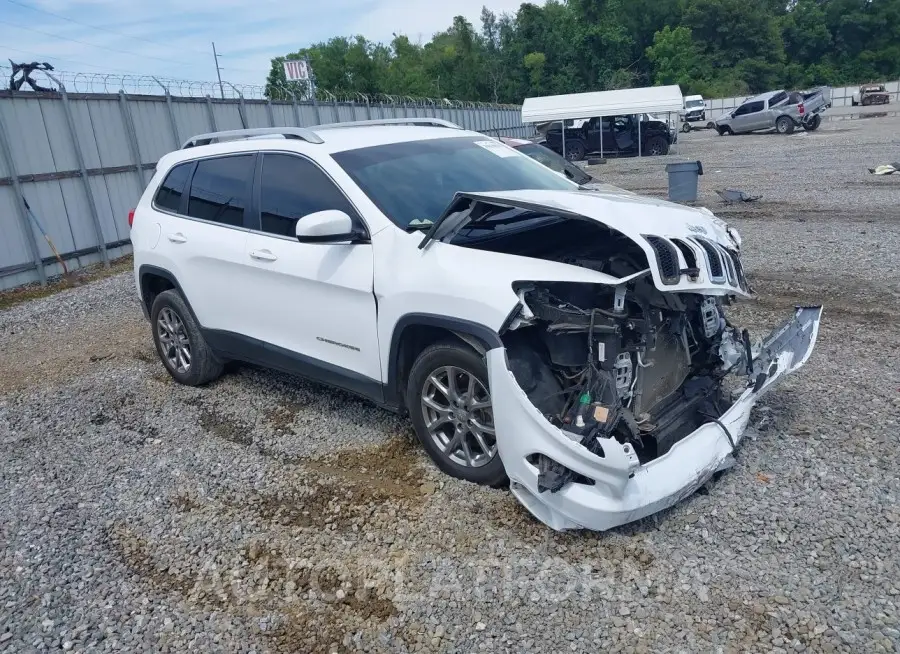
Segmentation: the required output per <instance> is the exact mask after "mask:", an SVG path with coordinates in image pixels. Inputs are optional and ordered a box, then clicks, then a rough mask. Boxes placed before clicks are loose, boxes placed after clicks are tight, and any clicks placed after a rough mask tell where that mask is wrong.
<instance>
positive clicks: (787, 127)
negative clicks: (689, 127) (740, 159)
mask: <svg viewBox="0 0 900 654" xmlns="http://www.w3.org/2000/svg"><path fill="white" fill-rule="evenodd" d="M825 108H826V101H825V96H824V95H823V94H822V91H821V90H818V89H817V90H815V91H811V92H809V93H801V92H797V91H790V92H789V91H784V90H781V91H769V92H768V93H763V94H762V95H758V96H756V97H754V98H750V99H748V100H746V101H744V103H743V104H742V105H741V106H739V107H738V108H737V109H734V110H733V111H730V112H729V113H727V114H725V115H723V116H720V117H719V118H717V119H716V121H715V126H716V130H717V131H718V132H719V134H720V135H723V136H724V135H726V134H745V133H747V132H758V131H763V130H770V129H774V130H775V131H776V132H778V133H779V134H790V133H792V132H793V131H794V130H795V129H796V128H797V127H802V128H803V129H805V130H807V131H810V132H812V131H815V130H816V129H818V128H819V125H821V124H822V115H821V114H822V112H824V111H825Z"/></svg>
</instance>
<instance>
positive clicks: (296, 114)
mask: <svg viewBox="0 0 900 654" xmlns="http://www.w3.org/2000/svg"><path fill="white" fill-rule="evenodd" d="M291 107H292V108H293V110H294V122H295V123H296V126H297V127H303V125H302V124H301V123H300V108H299V107H297V96H296V95H294V94H291Z"/></svg>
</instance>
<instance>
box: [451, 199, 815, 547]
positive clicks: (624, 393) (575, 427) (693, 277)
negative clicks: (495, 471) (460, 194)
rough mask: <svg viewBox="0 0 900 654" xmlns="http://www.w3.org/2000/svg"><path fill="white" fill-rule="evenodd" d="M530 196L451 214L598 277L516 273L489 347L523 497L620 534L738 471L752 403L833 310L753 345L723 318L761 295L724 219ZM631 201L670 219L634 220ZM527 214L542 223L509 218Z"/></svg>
mask: <svg viewBox="0 0 900 654" xmlns="http://www.w3.org/2000/svg"><path fill="white" fill-rule="evenodd" d="M529 193H530V192H521V193H519V194H517V195H516V196H515V197H504V198H497V197H495V196H490V195H488V194H484V195H482V196H470V197H469V198H468V200H469V201H470V202H469V203H468V204H461V205H460V206H458V207H457V210H458V212H459V214H458V215H459V216H463V217H465V214H466V212H468V216H470V217H469V218H468V220H469V222H465V220H463V219H461V218H454V220H456V222H457V224H458V225H469V227H468V231H469V234H470V235H467V234H466V232H464V231H461V230H460V228H459V227H456V228H454V229H452V230H451V229H450V228H449V227H448V228H446V229H447V232H446V234H445V238H446V239H448V240H450V242H453V243H454V244H457V245H461V246H463V247H469V248H476V249H488V250H491V251H493V252H503V253H507V254H515V255H519V256H527V257H531V258H532V259H542V260H545V261H555V262H559V263H561V264H565V265H567V266H577V267H580V268H587V269H590V270H593V271H596V272H597V273H601V274H602V275H603V278H604V281H599V280H598V281H597V282H585V281H577V282H576V281H558V280H554V281H540V280H536V281H518V282H515V283H514V284H513V290H514V292H515V293H516V295H517V297H518V304H517V306H516V308H515V309H514V311H513V312H512V314H511V315H510V316H509V318H508V320H507V322H506V324H505V325H504V327H503V328H502V329H501V334H500V337H501V340H502V342H503V345H504V347H502V348H501V347H498V348H495V349H492V350H490V351H488V352H487V355H486V356H487V362H488V372H489V377H490V380H489V381H490V389H491V396H492V404H493V412H494V423H495V427H496V435H497V446H498V450H499V453H500V456H501V457H502V460H503V463H504V466H505V468H506V472H507V474H508V475H509V478H510V486H511V490H512V492H513V494H514V495H515V496H516V497H517V498H518V499H519V500H520V501H521V502H522V503H523V504H524V505H525V506H526V507H527V508H528V509H529V510H530V511H531V512H532V513H533V514H534V515H535V516H536V517H537V518H538V519H539V520H541V521H542V522H544V523H545V524H547V525H548V526H550V527H552V528H554V529H559V530H562V529H578V528H588V529H594V530H604V529H609V528H611V527H614V526H617V525H621V524H624V523H627V522H630V521H633V520H636V519H639V518H642V517H644V516H647V515H650V514H652V513H655V512H657V511H659V510H661V509H664V508H666V507H669V506H672V505H674V504H676V503H677V502H678V501H680V500H681V499H683V498H685V497H687V496H689V495H690V494H692V493H693V492H694V491H695V490H696V489H697V488H698V487H700V486H701V485H702V484H704V483H705V482H706V481H707V480H708V479H709V478H710V477H711V476H712V475H713V474H714V473H715V472H717V471H719V470H723V469H725V468H727V467H729V466H730V465H732V463H733V456H734V451H735V448H736V447H737V445H738V444H739V443H740V441H741V439H742V436H743V434H744V431H745V429H746V427H747V424H748V421H749V418H750V410H751V408H752V407H753V405H754V404H755V403H756V401H757V400H758V399H759V397H760V396H761V394H762V393H763V392H765V391H766V390H767V389H768V388H770V387H771V386H772V385H773V384H774V383H776V382H777V380H779V379H780V378H782V377H783V376H784V375H786V374H789V373H791V372H793V371H795V370H797V369H798V368H799V367H800V366H802V365H803V364H804V363H805V362H806V361H807V359H808V358H809V356H810V354H811V352H812V349H813V346H814V344H815V341H816V336H817V334H818V328H819V321H820V318H821V312H822V308H821V307H798V308H797V309H796V311H795V313H794V315H793V316H791V317H790V318H789V319H788V320H787V321H786V322H785V323H784V324H783V325H782V326H780V327H779V328H778V329H776V330H775V331H774V332H772V334H771V335H770V336H769V337H767V338H766V339H764V340H762V341H757V342H756V343H753V342H751V338H750V335H749V333H748V331H747V330H745V329H741V328H740V327H738V326H735V325H733V324H732V323H731V322H730V321H729V320H728V317H727V315H726V309H727V307H728V306H729V305H730V304H731V303H732V302H733V301H734V300H736V299H738V298H742V297H743V298H746V297H752V291H751V289H750V288H749V285H748V283H747V280H746V278H745V277H744V273H743V270H742V268H741V263H740V257H739V255H738V248H739V246H740V243H739V238H731V239H730V240H729V238H730V231H728V230H727V228H726V227H724V226H722V229H721V232H719V231H717V224H716V223H714V222H713V219H711V220H709V221H700V220H699V219H698V218H696V214H690V215H687V217H686V218H685V214H684V213H681V214H678V210H677V209H668V208H667V207H658V206H657V207H654V206H651V205H649V204H648V203H647V202H644V203H643V204H636V205H633V206H631V207H625V208H624V209H623V204H622V203H624V202H629V201H630V200H628V199H616V200H615V201H612V200H610V199H609V198H606V199H604V198H592V197H591V196H585V195H577V196H574V197H572V198H567V197H563V198H559V197H555V198H553V202H552V203H551V202H550V201H546V200H545V199H544V198H540V199H541V200H543V201H542V202H541V203H538V202H536V201H535V200H536V197H537V196H536V194H531V195H529ZM463 199H465V198H463ZM636 202H642V201H636ZM635 207H636V208H637V209H639V210H640V211H641V212H642V214H643V215H645V216H646V215H647V214H648V213H651V214H652V213H654V212H655V214H654V215H655V216H658V217H659V220H656V221H655V222H653V221H651V220H644V221H643V222H644V224H643V225H642V226H639V225H636V224H635V223H637V222H638V221H628V220H627V211H626V210H625V209H633V208H635ZM667 211H668V212H669V216H673V217H674V218H682V219H683V221H684V222H682V223H680V224H679V223H678V222H677V221H676V220H674V219H673V220H669V221H666V220H664V219H665V218H666V217H667V216H666V215H665V212H667ZM601 215H602V219H601V218H599V217H596V216H601ZM471 216H475V217H476V218H475V219H472V218H471ZM545 219H546V220H545ZM475 220H479V221H481V222H479V223H475ZM525 220H530V221H533V223H534V225H536V226H535V227H533V228H531V229H519V230H512V229H507V228H506V226H507V225H510V224H512V225H516V226H520V225H522V224H523V222H524V221H525ZM542 220H544V222H541V221H542ZM492 221H493V225H492ZM651 222H652V224H650V223H651ZM437 231H438V230H436V232H437ZM648 231H649V232H650V234H648V233H646V232H648ZM660 232H662V233H660ZM483 233H488V236H483V235H482V234H483Z"/></svg>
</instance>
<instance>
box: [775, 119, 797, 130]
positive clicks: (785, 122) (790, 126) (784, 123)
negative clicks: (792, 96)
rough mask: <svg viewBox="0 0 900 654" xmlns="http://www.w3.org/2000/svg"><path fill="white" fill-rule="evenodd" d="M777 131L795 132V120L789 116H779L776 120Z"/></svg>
mask: <svg viewBox="0 0 900 654" xmlns="http://www.w3.org/2000/svg"><path fill="white" fill-rule="evenodd" d="M775 131H777V132H778V133H779V134H793V133H794V121H793V120H792V119H791V118H790V117H789V116H779V117H778V120H776V121H775Z"/></svg>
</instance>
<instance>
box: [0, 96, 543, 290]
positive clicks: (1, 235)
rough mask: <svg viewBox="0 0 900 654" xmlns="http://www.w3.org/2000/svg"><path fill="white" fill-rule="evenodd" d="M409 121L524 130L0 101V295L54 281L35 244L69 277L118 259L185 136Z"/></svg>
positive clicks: (435, 111) (353, 112) (349, 112)
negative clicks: (163, 162) (134, 212)
mask: <svg viewBox="0 0 900 654" xmlns="http://www.w3.org/2000/svg"><path fill="white" fill-rule="evenodd" d="M413 116H426V117H436V118H443V119H446V120H450V121H453V122H455V123H458V124H460V125H462V126H463V127H466V128H468V129H472V130H476V131H480V132H484V133H487V134H491V135H495V136H498V135H502V136H521V137H524V136H528V135H530V134H531V133H532V130H533V128H532V127H530V126H528V127H526V126H523V125H522V122H521V111H520V109H519V108H518V107H511V106H502V107H501V106H497V107H494V106H487V105H481V106H479V107H460V106H451V105H450V104H449V103H440V102H436V103H433V104H421V103H410V104H405V103H394V104H390V103H369V102H366V103H362V102H340V101H337V100H335V101H333V102H319V103H318V104H317V105H313V104H311V103H306V102H279V101H266V100H249V99H244V98H238V99H225V100H221V99H214V98H210V97H208V96H207V97H204V98H193V97H177V96H172V95H169V94H166V95H165V96H154V95H129V94H126V93H125V92H124V91H123V92H120V93H118V94H110V93H103V94H94V93H81V94H75V93H66V92H65V91H63V92H61V93H56V92H54V93H32V92H28V93H24V92H20V93H12V92H9V91H3V92H0V290H3V289H7V288H13V287H15V286H19V285H21V284H25V283H29V282H35V281H44V280H45V279H46V278H48V277H52V276H55V275H60V274H62V272H63V269H62V265H61V264H60V263H59V262H58V260H57V257H56V256H55V254H54V252H53V251H52V249H51V247H50V245H49V244H48V242H47V237H49V240H50V241H52V242H53V244H54V245H55V247H56V250H57V251H58V253H59V255H60V257H61V258H62V259H63V260H65V261H66V264H67V266H68V268H69V270H73V269H77V268H79V267H82V266H85V265H89V264H92V263H97V262H100V261H109V260H110V259H114V258H116V257H119V256H122V255H124V254H127V253H128V252H130V245H129V241H128V211H129V210H130V209H131V208H133V207H134V205H135V204H136V202H137V200H138V198H139V197H140V194H141V192H142V191H143V189H144V187H145V185H146V184H147V182H148V181H149V180H150V178H151V176H152V175H153V168H154V166H155V164H156V162H157V160H158V159H159V158H160V157H161V156H162V155H164V154H165V153H167V152H170V151H172V150H175V149H177V148H179V147H180V146H181V144H182V143H183V142H184V141H185V140H187V139H188V138H190V137H191V136H193V135H195V134H201V133H204V132H213V131H218V130H228V129H241V128H242V127H284V126H296V127H310V126H313V125H317V124H322V123H333V122H345V121H351V120H367V119H377V118H404V117H413ZM22 198H24V200H25V202H23V201H22ZM26 203H27V204H26Z"/></svg>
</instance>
